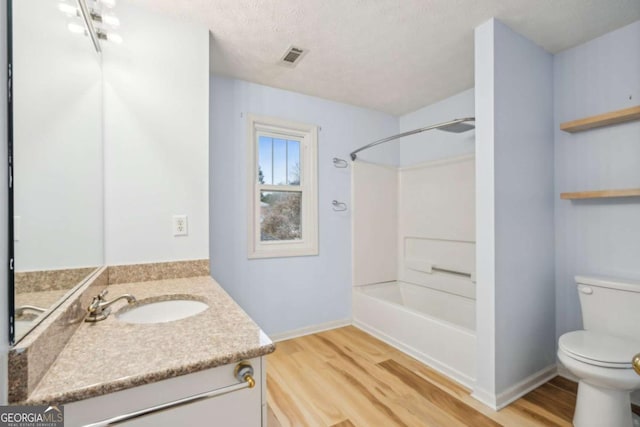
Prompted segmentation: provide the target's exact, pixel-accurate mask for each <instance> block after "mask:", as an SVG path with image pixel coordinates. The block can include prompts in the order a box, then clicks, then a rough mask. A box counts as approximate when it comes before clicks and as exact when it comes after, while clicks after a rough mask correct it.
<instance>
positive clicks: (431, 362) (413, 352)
mask: <svg viewBox="0 0 640 427" xmlns="http://www.w3.org/2000/svg"><path fill="white" fill-rule="evenodd" d="M353 326H355V327H356V328H358V329H361V330H363V331H365V332H366V333H368V334H370V335H373V336H374V337H376V338H378V339H379V340H380V341H384V342H385V343H387V344H389V345H390V346H391V347H395V348H397V349H398V350H400V351H401V352H403V353H405V354H408V355H409V356H411V357H413V358H414V359H417V360H418V361H420V362H422V363H424V364H425V365H427V366H428V367H430V368H431V369H434V370H436V371H438V372H440V373H441V374H443V375H444V376H446V377H448V378H449V379H452V380H454V381H456V382H458V383H460V384H462V385H463V386H465V387H467V388H469V389H471V388H473V384H474V382H475V379H474V378H471V377H469V376H467V375H464V374H463V373H461V372H460V371H458V370H456V369H454V368H452V367H450V366H448V365H445V364H444V363H441V362H439V361H437V360H435V359H433V358H431V357H429V356H427V355H426V354H424V353H422V352H421V351H419V350H417V349H415V348H413V347H411V346H408V345H406V344H404V343H402V342H400V341H398V340H396V339H395V338H393V337H390V336H389V335H387V334H385V333H384V332H381V331H379V330H378V329H375V328H372V327H371V326H368V325H365V324H364V323H362V322H360V321H358V320H356V319H354V320H353Z"/></svg>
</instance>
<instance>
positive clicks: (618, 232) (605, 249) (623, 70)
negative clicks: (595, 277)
mask: <svg viewBox="0 0 640 427" xmlns="http://www.w3.org/2000/svg"><path fill="white" fill-rule="evenodd" d="M554 87H555V93H554V110H555V123H554V129H555V176H556V179H555V193H556V208H555V215H556V216H555V219H556V248H557V250H556V299H557V309H556V317H557V331H556V335H558V336H560V335H561V334H563V333H564V332H567V331H570V330H575V329H580V328H582V319H581V312H580V303H579V301H578V294H577V292H576V287H575V283H574V276H575V275H577V274H582V275H588V274H599V275H611V276H617V277H630V278H640V264H639V263H638V260H640V243H639V242H640V222H639V221H638V219H639V218H640V203H639V202H638V199H627V200H623V199H598V200H585V201H573V202H572V201H567V200H559V194H560V193H561V192H566V191H579V190H597V189H608V188H634V187H638V183H639V182H640V167H639V165H640V163H639V160H640V122H632V123H628V124H622V125H616V126H611V127H606V128H600V129H595V130H590V131H586V132H581V133H575V134H569V133H566V132H562V131H560V129H559V126H560V123H562V122H565V121H569V120H574V119H579V118H583V117H587V116H591V115H595V114H600V113H604V112H608V111H613V110H618V109H621V108H626V107H631V106H634V105H638V104H640V21H637V22H635V23H633V24H631V25H628V26H626V27H623V28H621V29H618V30H616V31H613V32H611V33H608V34H606V35H604V36H602V37H599V38H597V39H594V40H592V41H589V42H587V43H585V44H583V45H580V46H577V47H575V48H573V49H569V50H566V51H564V52H562V53H559V54H557V55H556V56H555V58H554ZM630 98H631V99H630Z"/></svg>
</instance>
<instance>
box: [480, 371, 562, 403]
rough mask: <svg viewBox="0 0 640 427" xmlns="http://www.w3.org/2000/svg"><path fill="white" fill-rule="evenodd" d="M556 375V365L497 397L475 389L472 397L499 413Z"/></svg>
mask: <svg viewBox="0 0 640 427" xmlns="http://www.w3.org/2000/svg"><path fill="white" fill-rule="evenodd" d="M556 375H558V367H557V366H556V365H555V364H554V365H549V366H547V367H546V368H543V369H541V370H539V371H538V372H535V373H533V374H532V375H529V376H528V377H527V378H525V379H523V380H522V381H520V382H518V383H517V384H514V385H513V386H511V387H509V388H508V389H506V390H505V391H503V392H501V393H498V394H497V395H496V394H494V393H490V392H488V391H486V390H482V389H479V388H474V390H473V393H471V397H473V398H474V399H476V400H478V401H480V402H482V403H483V404H485V405H487V406H488V407H490V408H491V409H493V410H494V411H499V410H500V409H502V408H504V407H505V406H507V405H509V404H510V403H511V402H513V401H515V400H518V399H519V398H521V397H522V396H524V395H525V394H527V393H529V392H530V391H531V390H534V389H536V388H538V387H540V386H541V385H542V384H544V383H546V382H547V381H549V380H550V379H552V378H553V377H555V376H556Z"/></svg>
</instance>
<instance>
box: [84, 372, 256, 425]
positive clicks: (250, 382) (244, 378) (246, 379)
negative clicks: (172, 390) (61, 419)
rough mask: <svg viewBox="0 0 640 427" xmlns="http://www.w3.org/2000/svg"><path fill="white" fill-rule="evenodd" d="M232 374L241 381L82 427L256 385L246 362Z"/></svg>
mask: <svg viewBox="0 0 640 427" xmlns="http://www.w3.org/2000/svg"><path fill="white" fill-rule="evenodd" d="M234 375H235V377H236V378H237V379H238V380H239V381H241V382H240V383H238V384H233V385H230V386H226V387H221V388H218V389H215V390H211V391H206V392H204V393H200V394H196V395H193V396H189V397H185V398H184V399H178V400H175V401H173V402H168V403H162V404H160V405H156V406H152V407H150V408H145V409H141V410H139V411H134V412H130V413H128V414H124V415H118V416H117V417H113V418H109V419H107V420H103V421H99V422H97V423H93V424H86V425H85V426H84V427H107V426H115V425H118V424H122V423H124V422H127V421H131V420H134V419H137V418H142V417H144V416H147V415H151V414H155V413H158V412H162V411H166V410H169V409H173V408H177V407H179V406H184V405H189V404H191V403H196V402H200V401H202V400H207V399H211V398H214V397H219V396H223V395H225V394H229V393H233V392H234V391H238V390H243V389H245V388H253V387H254V386H255V385H256V382H255V380H254V379H253V367H252V366H251V365H250V364H249V363H247V362H242V363H239V364H238V365H237V366H236V368H235V371H234Z"/></svg>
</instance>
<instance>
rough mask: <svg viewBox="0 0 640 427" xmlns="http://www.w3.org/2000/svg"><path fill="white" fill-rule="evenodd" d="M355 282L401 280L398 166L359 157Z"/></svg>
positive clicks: (354, 195)
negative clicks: (399, 271)
mask: <svg viewBox="0 0 640 427" xmlns="http://www.w3.org/2000/svg"><path fill="white" fill-rule="evenodd" d="M351 215H352V221H351V226H352V235H351V239H352V242H351V245H352V260H351V262H352V266H351V271H352V274H353V285H354V286H360V285H367V284H371V283H380V282H389V281H392V280H398V256H397V253H398V169H397V168H396V167H394V166H383V165H377V164H373V163H367V162H364V161H362V160H358V161H356V162H353V163H352V172H351Z"/></svg>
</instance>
